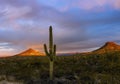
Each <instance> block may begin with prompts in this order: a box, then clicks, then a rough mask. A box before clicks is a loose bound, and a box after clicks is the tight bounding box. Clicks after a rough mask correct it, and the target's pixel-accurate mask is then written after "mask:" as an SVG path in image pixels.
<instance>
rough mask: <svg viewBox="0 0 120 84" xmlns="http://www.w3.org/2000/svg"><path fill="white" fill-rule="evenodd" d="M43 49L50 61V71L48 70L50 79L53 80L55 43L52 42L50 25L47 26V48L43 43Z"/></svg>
mask: <svg viewBox="0 0 120 84" xmlns="http://www.w3.org/2000/svg"><path fill="white" fill-rule="evenodd" d="M44 51H45V53H46V55H47V56H48V58H49V61H50V71H49V75H50V80H53V65H54V60H55V56H56V45H55V44H53V34H52V26H50V27H49V49H47V45H46V44H44Z"/></svg>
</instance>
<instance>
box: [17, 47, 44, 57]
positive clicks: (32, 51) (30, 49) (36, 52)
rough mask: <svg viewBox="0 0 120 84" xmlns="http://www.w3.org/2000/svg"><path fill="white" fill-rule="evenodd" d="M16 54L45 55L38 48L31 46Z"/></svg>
mask: <svg viewBox="0 0 120 84" xmlns="http://www.w3.org/2000/svg"><path fill="white" fill-rule="evenodd" d="M15 56H44V53H41V52H39V51H38V50H34V49H32V48H29V49H28V50H25V51H23V52H21V53H20V54H17V55H15Z"/></svg>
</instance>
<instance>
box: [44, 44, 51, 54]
mask: <svg viewBox="0 0 120 84" xmlns="http://www.w3.org/2000/svg"><path fill="white" fill-rule="evenodd" d="M44 51H45V54H46V55H47V56H50V54H49V53H48V51H47V46H46V44H44Z"/></svg>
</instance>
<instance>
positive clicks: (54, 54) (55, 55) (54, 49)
mask: <svg viewBox="0 0 120 84" xmlns="http://www.w3.org/2000/svg"><path fill="white" fill-rule="evenodd" d="M53 53H54V56H56V45H54V52H53Z"/></svg>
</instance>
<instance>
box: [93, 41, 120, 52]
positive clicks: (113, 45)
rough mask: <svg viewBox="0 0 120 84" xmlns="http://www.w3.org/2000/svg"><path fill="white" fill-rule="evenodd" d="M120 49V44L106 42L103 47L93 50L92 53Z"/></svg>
mask: <svg viewBox="0 0 120 84" xmlns="http://www.w3.org/2000/svg"><path fill="white" fill-rule="evenodd" d="M114 51H120V45H118V44H117V43H115V42H106V43H105V44H104V45H103V46H102V47H100V48H99V49H97V50H94V51H92V53H105V52H114Z"/></svg>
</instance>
